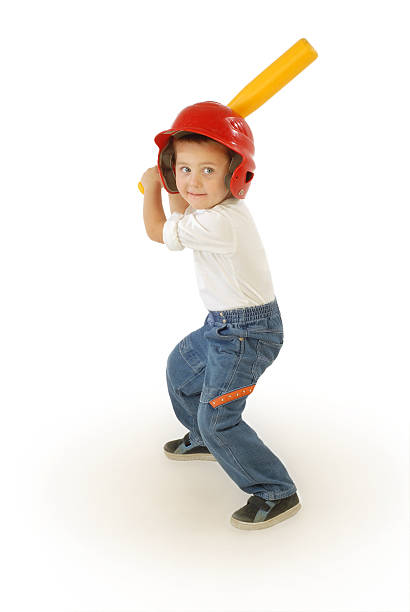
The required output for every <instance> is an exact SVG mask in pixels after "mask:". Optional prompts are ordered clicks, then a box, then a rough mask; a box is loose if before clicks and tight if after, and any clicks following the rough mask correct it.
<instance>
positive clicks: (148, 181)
mask: <svg viewBox="0 0 410 612" xmlns="http://www.w3.org/2000/svg"><path fill="white" fill-rule="evenodd" d="M141 183H142V186H143V187H144V192H146V191H147V190H151V189H155V188H158V187H159V188H161V189H162V181H161V177H160V175H159V170H158V166H154V167H153V168H148V170H146V171H145V172H144V174H143V175H142V177H141Z"/></svg>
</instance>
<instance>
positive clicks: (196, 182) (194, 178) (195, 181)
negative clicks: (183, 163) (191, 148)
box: [189, 172, 201, 187]
mask: <svg viewBox="0 0 410 612" xmlns="http://www.w3.org/2000/svg"><path fill="white" fill-rule="evenodd" d="M189 184H190V185H191V186H192V187H199V186H200V185H201V180H200V176H199V175H198V174H196V173H194V172H192V174H191V176H190V181H189Z"/></svg>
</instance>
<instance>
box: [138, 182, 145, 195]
mask: <svg viewBox="0 0 410 612" xmlns="http://www.w3.org/2000/svg"><path fill="white" fill-rule="evenodd" d="M138 189H139V190H140V192H141V193H144V187H143V186H142V183H138Z"/></svg>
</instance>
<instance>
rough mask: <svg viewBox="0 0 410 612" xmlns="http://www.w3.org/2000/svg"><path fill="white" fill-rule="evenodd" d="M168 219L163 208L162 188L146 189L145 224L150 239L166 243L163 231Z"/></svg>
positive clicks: (152, 187)
mask: <svg viewBox="0 0 410 612" xmlns="http://www.w3.org/2000/svg"><path fill="white" fill-rule="evenodd" d="M166 220H167V218H166V216H165V214H164V208H163V206H162V197H161V187H160V186H159V185H158V186H155V185H153V186H151V187H150V188H148V189H146V188H145V187H144V223H145V230H146V232H147V234H148V237H149V238H151V240H155V242H162V243H163V242H164V240H163V238H162V231H163V228H164V224H165V222H166Z"/></svg>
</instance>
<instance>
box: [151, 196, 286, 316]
mask: <svg viewBox="0 0 410 612" xmlns="http://www.w3.org/2000/svg"><path fill="white" fill-rule="evenodd" d="M163 240H164V243H165V244H166V245H167V247H168V248H169V249H170V250H171V251H181V250H182V249H184V248H185V247H186V248H189V249H192V250H193V253H194V263H195V273H196V278H197V282H198V287H199V292H200V295H201V298H202V300H203V302H204V304H205V307H206V308H207V309H208V310H221V311H223V310H230V309H234V308H246V307H248V306H259V305H261V304H266V303H267V302H272V301H273V300H274V299H275V294H274V291H273V284H272V278H271V274H270V269H269V264H268V261H267V259H266V254H265V250H264V248H263V244H262V241H261V239H260V236H259V233H258V230H257V228H256V226H255V223H254V221H253V218H252V216H251V214H250V212H249V209H248V207H247V206H246V204H245V202H244V200H240V199H237V198H229V199H228V200H225V201H224V202H223V203H222V204H217V205H216V206H214V207H213V208H209V209H199V210H197V209H195V208H193V207H192V206H188V208H187V209H186V210H185V213H184V214H182V213H179V212H174V213H172V215H171V216H170V217H169V218H168V219H167V221H166V223H165V224H164V228H163Z"/></svg>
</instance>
